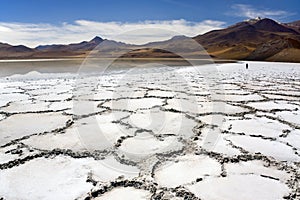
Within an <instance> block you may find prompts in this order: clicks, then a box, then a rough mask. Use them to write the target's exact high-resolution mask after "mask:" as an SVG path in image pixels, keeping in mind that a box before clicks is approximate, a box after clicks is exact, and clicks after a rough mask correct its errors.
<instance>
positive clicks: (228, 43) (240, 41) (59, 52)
mask: <svg viewBox="0 0 300 200" xmlns="http://www.w3.org/2000/svg"><path fill="white" fill-rule="evenodd" d="M192 39H193V40H191V38H189V37H186V36H175V37H173V38H171V39H169V40H166V41H160V42H151V43H147V44H144V45H132V44H126V43H122V42H117V41H113V40H106V39H102V38H101V37H98V36H97V37H95V38H93V39H92V40H90V41H83V42H80V43H74V44H67V45H63V44H53V45H40V46H37V47H36V48H29V47H26V46H24V45H18V46H13V45H9V44H4V43H0V59H23V58H66V57H67V58H77V57H85V56H87V55H88V54H90V53H91V52H93V53H95V55H101V56H108V57H111V56H113V57H114V56H121V57H125V58H176V57H180V56H182V55H189V56H191V55H197V57H199V55H202V54H203V55H204V54H205V53H204V51H202V50H201V49H199V45H195V44H193V43H195V42H194V41H196V42H197V44H200V45H201V46H202V47H203V48H204V49H205V50H206V51H207V52H208V54H209V55H210V56H211V57H213V58H215V59H229V60H261V61H283V62H300V20H299V21H295V22H291V23H279V22H277V21H274V20H272V19H268V18H264V19H261V18H257V19H250V20H247V21H243V22H239V23H237V24H234V25H232V26H229V27H227V28H225V29H220V30H213V31H210V32H207V33H205V34H201V35H197V36H195V37H192ZM191 41H193V42H191ZM100 44H101V45H100ZM96 47H97V48H96ZM95 48H96V49H95ZM178 54H180V56H179V55H178Z"/></svg>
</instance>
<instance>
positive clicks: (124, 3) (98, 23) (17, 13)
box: [0, 0, 300, 47]
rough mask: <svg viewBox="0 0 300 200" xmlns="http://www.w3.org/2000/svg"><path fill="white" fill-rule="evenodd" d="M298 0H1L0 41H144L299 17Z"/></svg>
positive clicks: (28, 42) (34, 44)
mask: <svg viewBox="0 0 300 200" xmlns="http://www.w3.org/2000/svg"><path fill="white" fill-rule="evenodd" d="M299 8H300V1H299V0H239V1H237V0H0V9H1V12H0V42H4V43H9V44H13V45H17V44H24V45H27V46H30V47H35V46H37V45H39V44H67V43H72V42H73V43H75V42H80V41H83V40H90V39H92V38H93V37H95V36H96V35H97V36H100V37H102V38H106V39H113V40H117V41H123V42H127V43H134V44H142V43H146V42H150V41H159V40H165V39H169V38H170V37H172V36H175V35H186V36H196V35H198V34H203V33H205V32H208V31H210V30H215V29H220V28H224V27H227V26H229V25H232V24H234V23H237V22H239V21H243V20H246V19H249V18H255V17H258V16H260V17H268V18H272V19H275V20H277V21H280V22H291V21H296V20H300V9H299Z"/></svg>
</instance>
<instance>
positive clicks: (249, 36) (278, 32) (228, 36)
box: [194, 19, 300, 60]
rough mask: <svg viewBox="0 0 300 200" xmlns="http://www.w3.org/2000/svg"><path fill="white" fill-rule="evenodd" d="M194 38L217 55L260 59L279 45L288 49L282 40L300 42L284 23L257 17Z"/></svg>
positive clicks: (293, 31)
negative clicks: (256, 18)
mask: <svg viewBox="0 0 300 200" xmlns="http://www.w3.org/2000/svg"><path fill="white" fill-rule="evenodd" d="M194 39H195V40H196V41H197V42H199V43H200V44H201V45H203V46H204V48H205V49H206V50H207V51H208V52H209V53H210V54H211V55H214V56H216V57H219V58H227V59H252V60H264V59H266V58H268V57H270V56H272V55H274V54H276V53H278V52H280V51H281V50H283V48H289V47H290V46H289V45H286V40H289V39H290V40H295V41H300V35H299V33H298V32H297V31H295V30H294V29H292V28H290V27H288V26H287V25H281V24H279V23H277V22H275V21H273V20H271V19H260V20H250V21H245V22H240V23H237V24H235V25H233V26H230V27H228V28H226V29H222V30H217V31H211V32H208V33H206V34H204V35H198V36H196V37H194ZM281 43H282V44H281ZM283 43H284V44H283ZM277 48H279V49H277ZM297 48H298V47H297ZM255 50H257V51H255ZM261 53H263V55H261Z"/></svg>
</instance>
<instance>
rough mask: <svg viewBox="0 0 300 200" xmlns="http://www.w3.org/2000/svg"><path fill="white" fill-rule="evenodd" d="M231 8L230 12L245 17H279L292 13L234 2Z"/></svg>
mask: <svg viewBox="0 0 300 200" xmlns="http://www.w3.org/2000/svg"><path fill="white" fill-rule="evenodd" d="M232 8H233V10H234V11H233V12H231V13H230V14H231V15H234V16H238V17H247V18H256V17H262V18H265V17H268V18H279V19H280V18H284V17H287V16H291V15H293V13H290V12H287V11H284V10H269V9H264V10H259V9H256V8H254V7H253V6H251V5H247V4H234V5H233V6H232Z"/></svg>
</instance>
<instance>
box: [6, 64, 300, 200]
mask: <svg viewBox="0 0 300 200" xmlns="http://www.w3.org/2000/svg"><path fill="white" fill-rule="evenodd" d="M248 63H249V69H248V70H246V69H245V63H244V62H239V63H227V64H217V65H213V64H211V65H204V66H197V67H170V68H163V67H162V66H160V67H156V68H151V67H146V68H138V69H134V68H132V69H130V70H124V69H122V70H121V68H120V69H118V70H116V71H110V72H108V73H104V74H92V73H86V74H80V73H79V74H75V73H48V74H47V73H43V74H41V73H38V72H29V73H28V74H24V75H12V76H7V77H2V78H0V199H6V200H10V199H13V200H14V199H30V200H34V199H63V200H64V199H65V200H68V199H204V200H216V199H217V200H218V199H220V200H223V199H228V200H232V199H270V200H271V199H300V187H299V186H300V120H299V119H300V103H299V102H300V92H299V91H300V64H292V63H271V62H248Z"/></svg>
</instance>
